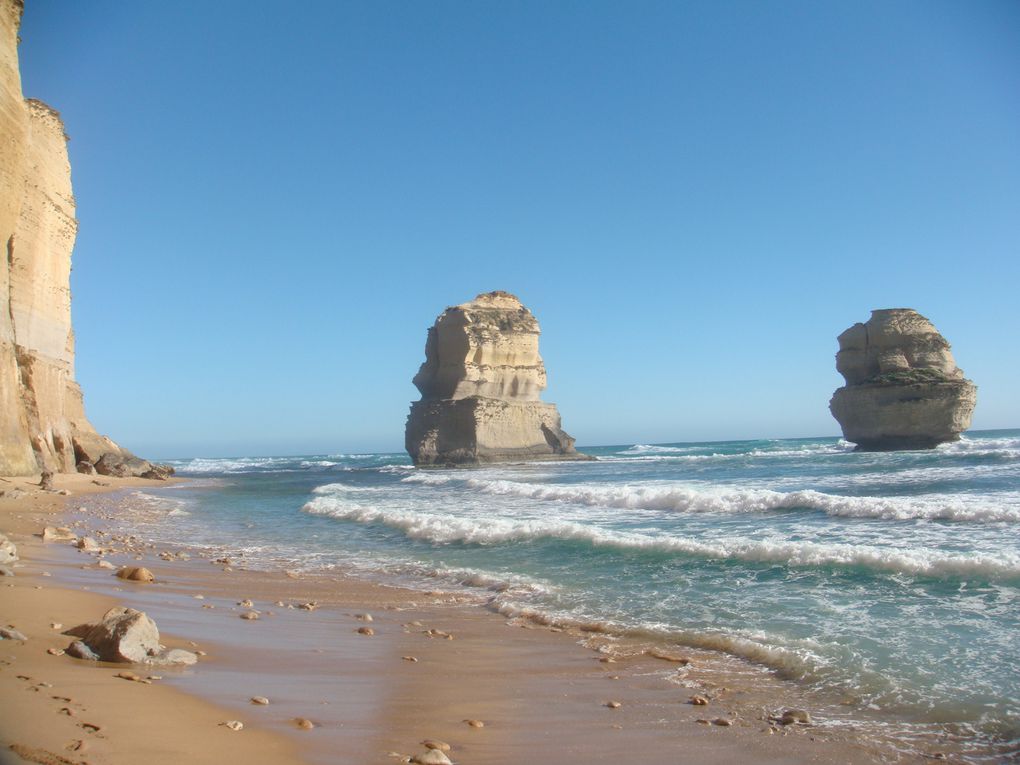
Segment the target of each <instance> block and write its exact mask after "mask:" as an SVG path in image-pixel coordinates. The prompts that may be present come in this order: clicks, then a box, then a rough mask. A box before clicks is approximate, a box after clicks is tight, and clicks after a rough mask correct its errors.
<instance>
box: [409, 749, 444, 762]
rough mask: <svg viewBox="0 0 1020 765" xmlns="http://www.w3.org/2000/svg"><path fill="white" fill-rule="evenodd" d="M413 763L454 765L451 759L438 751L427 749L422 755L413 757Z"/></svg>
mask: <svg viewBox="0 0 1020 765" xmlns="http://www.w3.org/2000/svg"><path fill="white" fill-rule="evenodd" d="M411 762H416V763H418V765H453V763H451V762H450V758H449V757H447V756H446V755H445V754H444V753H443V752H441V751H439V750H438V749H426V750H425V751H424V752H422V753H421V754H416V755H415V756H414V757H412V758H411Z"/></svg>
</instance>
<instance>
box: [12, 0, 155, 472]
mask: <svg viewBox="0 0 1020 765" xmlns="http://www.w3.org/2000/svg"><path fill="white" fill-rule="evenodd" d="M22 8H23V3H22V0H0V146H2V149H3V150H2V152H0V241H2V243H3V248H4V252H3V255H4V257H3V259H2V261H3V262H2V263H0V475H32V474H36V473H39V472H40V470H50V471H53V472H63V473H73V472H75V470H76V469H77V466H78V464H79V463H82V465H83V468H84V469H85V470H87V469H88V467H87V466H86V465H85V463H88V465H89V466H90V465H91V464H93V463H95V462H97V461H98V460H99V459H100V458H101V457H102V456H103V455H104V454H110V455H112V457H111V460H112V461H114V462H117V461H118V460H119V459H120V460H123V459H126V460H131V459H132V458H133V455H131V454H130V452H126V451H125V450H124V449H121V448H120V447H119V446H117V444H115V443H114V442H113V441H111V440H110V439H109V438H106V437H105V436H101V435H99V434H98V433H97V432H96V430H95V428H93V427H92V425H91V424H90V423H89V421H88V420H87V419H86V417H85V409H84V405H83V403H82V393H81V389H80V388H79V387H78V384H77V383H76V382H75V380H74V332H73V331H72V329H71V290H70V274H71V250H72V248H73V247H74V239H75V235H76V233H77V229H78V221H77V220H76V219H75V200H74V195H73V194H72V193H71V167H70V164H69V162H68V158H67V136H66V135H65V133H64V126H63V123H62V122H61V120H60V115H59V114H58V113H57V112H56V111H54V110H53V109H51V108H50V107H48V106H46V104H44V103H42V102H40V101H36V100H33V99H28V100H25V99H24V98H23V97H22V94H21V75H20V72H19V70H18V51H17V36H18V27H19V26H20V23H21V12H22ZM134 459H137V458H134ZM141 462H144V460H138V463H141ZM139 467H141V469H140V470H139V469H138V468H139ZM153 467H154V466H152V465H150V464H149V463H145V465H144V466H140V465H139V464H136V463H131V466H130V467H129V468H127V469H126V472H127V473H129V474H131V475H142V474H144V473H146V472H148V471H149V470H151V469H152V468H153Z"/></svg>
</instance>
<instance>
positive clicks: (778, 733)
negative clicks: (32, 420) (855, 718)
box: [0, 476, 905, 764]
mask: <svg viewBox="0 0 1020 765" xmlns="http://www.w3.org/2000/svg"><path fill="white" fill-rule="evenodd" d="M56 482H57V483H56V485H57V488H58V489H66V490H68V491H69V492H70V493H71V494H70V496H66V497H65V496H61V495H59V494H54V493H43V492H40V491H38V490H37V487H32V485H31V482H30V481H29V480H21V479H10V480H9V481H6V482H5V483H4V489H5V490H6V491H8V492H9V491H10V489H13V488H20V489H21V490H22V491H25V492H27V493H26V494H24V495H23V496H21V497H19V498H15V499H11V498H0V530H2V531H3V532H4V533H6V534H7V535H8V537H9V538H10V539H11V540H12V541H14V542H15V543H16V544H17V545H18V552H19V555H20V561H19V563H18V564H17V568H15V573H16V576H14V577H5V578H3V579H2V580H0V613H2V614H3V617H2V621H3V622H4V625H5V626H8V627H13V628H16V629H17V630H19V631H20V632H22V633H23V634H24V635H25V636H26V637H27V638H28V640H27V641H24V642H22V641H17V640H5V641H3V642H0V693H2V694H3V696H4V698H5V699H8V700H9V702H8V703H7V704H5V707H6V710H7V711H5V713H4V715H3V719H2V722H0V741H2V744H3V755H2V757H4V758H6V759H5V760H3V761H4V762H7V761H9V762H20V761H27V762H41V763H64V762H73V763H135V762H138V761H140V760H141V759H142V758H144V759H145V761H146V762H150V763H162V762H167V763H169V762H180V761H185V762H210V763H212V762H217V763H218V762H222V761H223V760H224V758H226V757H233V758H244V759H245V760H246V761H250V762H295V763H296V762H309V763H326V762H378V763H386V762H401V761H405V762H406V761H408V759H409V758H410V757H413V756H416V755H419V754H421V753H422V752H424V751H426V750H425V747H424V746H423V745H422V744H421V743H420V742H422V741H423V740H425V739H433V740H439V741H442V742H445V743H448V744H449V745H450V751H449V757H450V758H451V759H452V760H453V761H454V762H463V763H492V764H495V763H510V762H548V763H554V762H555V763H571V762H577V763H581V762H607V763H608V762H619V761H622V760H626V761H630V762H647V763H653V762H662V761H667V760H668V759H671V758H676V757H677V756H681V755H682V756H683V758H684V759H692V760H696V761H698V762H703V763H728V762H737V761H754V762H761V763H801V762H862V763H863V762H873V761H878V759H879V758H885V759H886V760H889V759H895V753H894V752H892V751H891V750H889V749H888V748H885V747H881V746H875V745H874V744H868V743H866V742H863V741H858V740H857V739H856V738H855V735H854V733H853V731H834V730H829V729H821V728H817V727H813V726H801V725H790V726H780V725H777V724H775V723H774V722H770V721H769V720H768V719H767V718H768V716H769V715H770V714H774V713H775V712H776V711H778V710H781V709H783V708H784V699H785V698H786V697H790V698H794V694H793V692H794V689H793V688H792V686H790V684H788V683H785V682H783V681H781V680H778V679H776V678H774V677H772V676H771V675H769V674H768V673H764V672H762V673H760V674H759V676H758V682H757V683H755V684H753V685H749V684H747V680H746V677H747V675H746V672H744V673H741V672H739V671H730V669H731V667H730V666H729V665H730V662H729V661H728V660H727V659H726V658H725V657H722V656H719V655H714V654H710V653H708V652H698V651H684V652H682V655H679V654H677V655H668V654H667V655H660V656H655V655H649V653H646V652H645V651H644V650H642V649H641V647H640V646H639V645H628V644H626V642H621V641H618V640H614V639H610V638H608V637H607V636H602V635H599V634H598V633H597V632H590V633H582V632H572V631H569V630H561V629H559V628H557V627H552V628H549V627H543V626H541V625H535V624H531V623H529V622H527V621H521V620H507V619H506V618H504V617H501V616H499V615H498V614H494V613H490V612H488V611H486V610H485V609H483V608H479V607H478V606H477V604H476V603H475V602H474V601H470V602H468V600H467V599H466V598H459V597H457V596H451V595H449V594H443V593H438V592H435V593H423V592H418V591H411V590H402V589H398V588H393V587H384V586H379V585H374V584H370V583H365V582H361V581H357V580H354V579H351V578H343V577H338V576H334V575H330V576H316V577H311V576H300V577H298V578H295V577H294V576H293V575H288V574H287V573H286V572H278V573H274V572H264V571H261V572H255V571H247V570H245V569H244V566H243V561H230V562H222V561H221V562H219V563H214V562H210V561H209V560H206V559H201V558H198V557H196V556H188V555H187V553H186V550H187V547H186V545H182V546H181V547H180V548H179V549H175V550H165V549H161V550H156V549H151V548H146V546H145V545H144V544H142V543H141V542H140V541H134V542H132V541H131V540H121V541H116V542H114V541H112V540H104V539H103V535H102V533H101V531H102V529H101V516H102V514H103V513H104V512H106V510H103V509H102V508H110V509H111V511H112V508H115V507H116V506H117V505H116V503H117V501H122V500H118V497H119V496H121V495H118V494H117V493H116V492H118V491H120V490H123V489H129V488H131V487H132V486H145V485H152V482H149V481H145V480H143V479H107V478H103V479H102V482H103V483H104V484H106V485H103V486H99V485H96V484H95V483H94V482H93V481H92V480H91V479H90V478H89V477H86V476H57V478H56ZM100 492H113V493H109V494H107V495H106V496H104V497H102V498H101V501H99V502H98V503H97V502H95V501H94V500H95V499H97V498H95V497H93V498H92V499H93V501H92V502H91V503H89V502H85V501H84V500H83V495H85V494H96V493H100ZM107 500H108V501H109V504H108V505H107V504H104V503H106V501H107ZM89 508H91V509H89ZM47 525H65V526H69V527H71V528H72V529H73V531H74V532H75V533H76V534H77V535H79V536H80V535H85V534H96V535H97V538H98V539H99V540H100V544H101V546H103V547H104V548H106V549H108V550H109V549H112V550H114V551H111V552H108V553H107V554H104V555H101V556H99V555H96V554H87V553H83V552H81V551H79V550H77V549H75V548H74V547H73V546H72V544H71V543H69V542H62V543H61V542H46V543H44V542H43V541H42V539H41V536H39V535H40V534H41V532H42V529H43V528H44V527H45V526H47ZM181 553H184V555H182V554H181ZM161 554H162V557H161ZM98 557H103V558H106V559H107V560H109V561H111V562H112V563H114V564H115V565H123V564H127V563H131V564H133V565H144V566H146V567H148V568H150V570H152V571H153V573H154V574H155V576H156V582H155V583H152V584H137V583H131V582H124V581H122V580H120V579H117V578H115V577H114V576H112V572H111V570H109V569H106V568H100V567H98V565H97V558H98ZM185 558H186V559H185ZM246 600H251V601H252V605H251V607H247V606H245V605H241V604H242V603H243V602H244V601H246ZM308 604H314V605H313V606H312V607H308ZM115 605H124V606H129V607H133V608H137V609H140V610H143V611H145V612H146V613H148V614H149V615H150V616H151V617H153V618H154V619H155V621H156V623H157V625H158V626H159V628H160V630H161V639H162V641H163V642H164V643H165V644H166V645H167V646H170V647H182V648H186V649H189V650H194V651H200V652H201V654H200V661H199V663H198V664H197V665H195V666H193V667H187V668H182V669H174V668H155V669H146V668H144V667H141V668H139V667H137V666H135V667H132V666H131V665H118V664H108V663H102V662H99V663H96V662H87V661H82V660H79V659H74V658H71V657H70V656H68V655H66V654H65V655H53V654H51V653H49V652H48V651H49V650H50V649H62V648H65V647H66V646H67V645H68V643H69V642H70V641H71V639H72V638H69V637H68V636H66V635H63V634H61V633H62V632H63V631H64V630H66V629H67V628H69V627H72V626H74V625H77V624H80V623H85V622H92V621H97V620H98V619H99V618H100V617H101V615H102V614H103V613H104V612H105V611H106V610H107V609H108V608H110V607H113V606H115ZM302 606H304V607H302ZM247 611H255V612H257V613H258V617H259V618H258V619H250V620H249V619H242V618H240V617H241V614H242V613H245V612H247ZM366 614H368V615H370V617H371V618H370V620H369V619H368V617H366ZM54 625H62V626H60V627H55V626H54ZM359 630H360V631H359ZM366 632H369V633H371V634H364V633H366ZM745 669H746V668H745ZM125 671H129V672H133V673H135V674H137V675H138V676H139V677H140V678H141V679H142V680H145V679H147V678H148V677H152V676H155V677H158V678H160V679H155V678H153V679H152V680H151V681H150V682H137V681H130V680H125V679H123V678H121V677H118V674H120V673H123V672H125ZM735 683H740V684H739V685H737V684H735ZM696 695H697V696H703V697H704V698H705V699H706V700H707V701H708V704H707V705H706V706H696V705H693V704H691V703H690V701H689V700H690V699H691V698H692V697H693V696H696ZM257 696H261V697H265V698H266V699H268V700H269V703H268V704H266V705H259V704H253V703H252V702H251V699H252V698H253V697H257ZM235 720H236V721H240V722H241V723H243V726H244V727H243V729H242V730H239V731H234V730H231V729H230V728H229V727H227V726H226V725H224V723H226V722H228V721H235ZM303 720H306V721H308V722H306V723H302V722H301V721H303ZM469 720H471V721H480V722H481V723H482V724H483V725H482V726H481V727H474V726H473V725H472V724H470V723H468V722H466V721H469ZM723 721H725V722H723ZM302 726H304V727H302ZM900 761H905V760H902V759H901V760H900Z"/></svg>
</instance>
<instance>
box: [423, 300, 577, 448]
mask: <svg viewBox="0 0 1020 765" xmlns="http://www.w3.org/2000/svg"><path fill="white" fill-rule="evenodd" d="M539 332H540V330H539V327H538V321H536V320H535V317H534V316H533V315H532V314H531V311H529V310H528V309H527V308H525V307H524V306H523V305H522V304H521V301H519V300H518V299H517V298H516V297H514V296H513V295H511V294H509V293H506V292H489V293H486V294H484V295H479V296H478V297H476V298H475V299H474V300H472V301H471V302H469V303H464V304H462V305H457V306H453V307H450V308H447V309H446V310H445V311H444V312H443V313H442V314H441V315H440V316H439V317H438V318H437V319H436V323H435V324H434V325H433V326H432V327H431V328H430V329H429V331H428V339H427V340H426V342H425V363H424V364H422V365H421V369H419V370H418V374H417V375H415V377H414V384H415V385H416V386H417V388H418V390H419V391H421V401H416V402H414V403H413V404H411V413H410V415H409V416H408V418H407V428H406V430H405V434H404V441H405V445H406V447H407V451H408V453H409V454H410V455H411V458H412V459H413V460H414V463H415V464H416V465H465V464H468V465H470V464H480V463H487V462H506V461H511V460H536V459H553V460H569V459H588V457H587V456H586V455H583V454H579V453H578V452H577V451H576V450H575V449H574V439H573V438H571V437H570V436H569V435H567V434H566V433H565V432H564V431H563V429H562V428H561V427H560V415H559V412H557V411H556V405H555V404H547V403H543V402H542V401H540V400H539V396H540V394H541V392H542V390H543V389H544V388H545V386H546V377H545V365H544V364H543V363H542V357H541V356H539V354H538V336H539Z"/></svg>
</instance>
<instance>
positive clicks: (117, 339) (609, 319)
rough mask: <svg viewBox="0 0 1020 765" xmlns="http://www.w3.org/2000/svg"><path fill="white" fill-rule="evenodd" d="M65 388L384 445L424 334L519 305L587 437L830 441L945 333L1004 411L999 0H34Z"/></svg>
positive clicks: (201, 432) (199, 441) (1016, 223)
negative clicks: (917, 349)
mask: <svg viewBox="0 0 1020 765" xmlns="http://www.w3.org/2000/svg"><path fill="white" fill-rule="evenodd" d="M27 6H28V7H27V9H26V12H25V18H24V23H23V26H22V31H21V36H22V38H23V42H22V44H21V67H22V74H23V81H24V82H23V85H24V91H25V94H26V95H27V96H30V97H36V98H40V99H42V100H43V101H46V102H47V103H49V104H51V105H53V106H54V107H55V108H57V109H59V110H60V111H61V112H62V114H63V116H64V118H65V121H66V125H67V131H68V133H69V134H70V135H71V139H72V140H71V143H70V153H71V162H72V167H73V180H74V187H75V193H76V196H77V199H78V216H79V219H80V222H81V229H80V234H79V237H78V244H77V247H76V250H75V256H74V273H73V277H72V287H73V289H74V321H75V328H76V332H77V337H78V377H79V380H80V381H81V383H82V385H83V387H84V389H85V401H86V406H87V410H88V412H89V414H90V416H91V418H92V420H93V422H94V423H95V424H96V426H97V427H98V428H99V429H100V430H101V431H103V432H106V433H108V434H110V435H111V436H113V437H114V438H115V439H117V440H118V441H120V442H121V443H123V444H124V445H126V446H128V447H129V448H133V449H134V450H136V451H138V452H139V453H141V454H144V455H147V456H152V457H174V456H187V455H195V454H202V455H237V454H267V453H312V452H337V451H354V450H357V451H363V450H373V451H374V450H391V449H393V450H396V449H400V448H402V445H403V428H404V420H405V417H406V413H407V407H408V404H409V402H410V401H411V400H412V399H414V398H416V397H417V396H416V390H415V389H414V387H413V386H412V385H411V377H412V376H413V374H414V373H415V371H416V370H417V368H418V365H419V364H420V363H421V361H422V359H423V356H424V352H423V348H424V343H425V330H426V328H427V327H428V326H429V325H430V324H431V323H432V321H433V320H434V318H435V316H436V315H437V314H438V313H439V312H441V311H442V310H443V308H444V307H445V306H447V305H449V304H453V303H459V302H462V301H464V300H467V299H469V298H471V297H473V296H474V295H475V294H477V293H479V292H483V291H488V290H493V289H505V290H509V291H511V292H514V293H516V294H517V295H519V296H520V297H521V299H522V300H523V301H524V302H525V303H526V304H527V305H528V306H529V307H530V308H531V309H532V310H533V311H534V312H535V314H536V315H537V317H538V319H539V321H540V322H541V325H542V328H543V336H542V343H541V345H542V351H543V355H544V357H545V360H546V365H547V367H548V370H549V389H548V391H547V392H546V395H545V398H546V400H549V401H553V402H556V403H557V404H558V405H559V407H560V411H561V413H562V415H563V422H564V425H565V427H566V429H567V430H568V431H569V432H570V433H571V434H573V435H574V436H576V437H577V439H578V442H579V443H580V444H589V445H594V444H607V443H634V442H667V441H677V440H700V439H726V438H754V437H785V436H812V435H828V434H837V433H838V432H839V429H838V426H837V425H836V423H835V421H833V420H832V419H831V417H830V415H829V413H828V408H827V404H828V400H829V397H830V395H831V394H832V391H833V390H834V389H835V388H836V387H837V386H838V385H840V384H841V378H840V377H839V376H838V375H837V374H836V371H835V368H834V361H833V354H834V353H835V351H836V336H837V335H838V334H839V333H840V332H841V331H842V330H843V329H845V328H846V327H848V326H850V325H851V324H853V323H854V322H856V321H864V320H866V319H867V318H868V316H869V311H870V310H871V309H872V308H880V307H900V306H908V307H912V308H916V309H918V310H919V311H921V312H922V313H923V314H925V315H927V316H928V317H929V318H931V319H932V320H933V321H934V322H935V324H936V326H937V327H938V328H939V329H940V330H941V331H942V332H943V333H944V334H945V335H946V337H947V338H948V339H949V341H950V342H951V343H952V344H953V347H954V352H955V354H956V358H957V361H958V362H959V364H960V365H961V367H962V368H963V369H964V371H965V372H966V373H967V375H968V376H969V377H971V378H972V379H973V380H974V381H975V382H977V384H978V385H979V392H978V408H977V412H976V415H975V420H974V426H975V427H976V428H997V427H1016V426H1020V400H1018V398H1020V397H1018V396H1017V394H1016V391H1017V390H1018V380H1020V353H1018V350H1017V349H1018V338H1020V299H1018V287H1020V44H1018V40H1020V3H1017V2H1014V1H1013V0H1001V1H1000V2H982V1H981V0H973V1H968V2H960V1H958V0H952V1H951V2H945V1H942V0H924V1H923V2H911V1H909V0H900V1H898V2H887V1H886V0H881V1H878V2H867V1H865V0H853V1H849V0H848V1H846V2H825V3H820V2H815V1H814V0H811V1H806V2H794V1H782V2H780V1H776V2H757V0H755V1H754V2H750V1H749V2H725V1H724V2H719V1H718V0H706V1H705V2H636V3H631V2H615V3H604V2H591V1H588V0H586V1H585V2H559V1H558V2H552V3H550V2H544V1H543V2H466V1H465V2H421V3H411V2H374V1H373V2H354V3H351V2H348V3H342V2H302V3H293V4H287V3H280V2H263V1H262V0H244V2H241V1H240V0H230V1H227V0H217V1H216V2H207V1H205V0H203V1H202V2H194V1H187V0H186V1H183V2H172V3H168V2H120V1H118V2H109V1H107V0H90V1H89V2H71V1H70V0H64V1H62V2H56V1H55V0H28V2H27Z"/></svg>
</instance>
